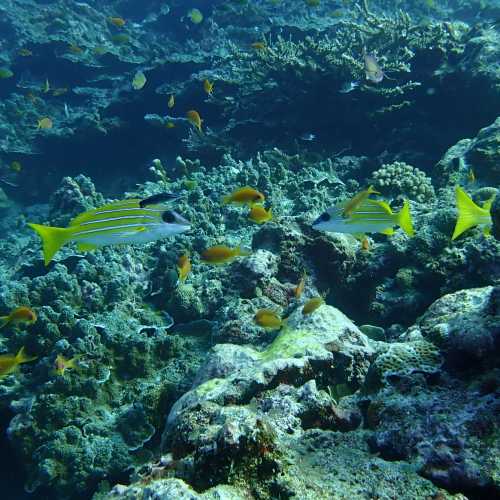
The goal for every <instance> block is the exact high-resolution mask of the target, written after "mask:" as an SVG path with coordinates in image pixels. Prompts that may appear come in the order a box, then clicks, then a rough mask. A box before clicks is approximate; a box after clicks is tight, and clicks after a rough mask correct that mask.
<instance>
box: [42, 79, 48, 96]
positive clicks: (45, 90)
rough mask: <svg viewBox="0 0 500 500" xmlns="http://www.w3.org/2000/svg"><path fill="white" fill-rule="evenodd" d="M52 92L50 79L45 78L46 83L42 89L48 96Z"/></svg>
mask: <svg viewBox="0 0 500 500" xmlns="http://www.w3.org/2000/svg"><path fill="white" fill-rule="evenodd" d="M49 90H50V82H49V79H48V78H45V83H44V85H43V88H42V92H43V93H44V94H46V93H47V92H48V91H49Z"/></svg>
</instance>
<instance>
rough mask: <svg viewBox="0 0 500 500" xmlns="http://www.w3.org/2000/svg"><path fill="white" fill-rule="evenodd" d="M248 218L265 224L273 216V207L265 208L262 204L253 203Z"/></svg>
mask: <svg viewBox="0 0 500 500" xmlns="http://www.w3.org/2000/svg"><path fill="white" fill-rule="evenodd" d="M248 218H249V219H250V220H251V221H252V222H255V223H256V224H265V223H266V222H269V221H270V220H271V219H272V218H273V209H272V208H270V209H269V210H266V208H265V207H263V206H262V205H254V206H253V207H252V208H251V209H250V213H249V214H248Z"/></svg>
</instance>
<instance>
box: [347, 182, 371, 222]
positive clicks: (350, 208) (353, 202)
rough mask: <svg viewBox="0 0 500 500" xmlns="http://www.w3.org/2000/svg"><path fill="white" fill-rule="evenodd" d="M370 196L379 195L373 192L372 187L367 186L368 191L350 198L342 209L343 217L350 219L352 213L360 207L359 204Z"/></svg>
mask: <svg viewBox="0 0 500 500" xmlns="http://www.w3.org/2000/svg"><path fill="white" fill-rule="evenodd" d="M371 194H380V193H379V192H378V191H375V189H374V188H373V186H368V189H367V190H365V191H361V192H360V193H358V194H357V195H355V196H354V197H353V198H351V199H350V200H349V201H348V202H347V203H346V206H345V207H344V212H343V216H344V217H350V216H351V215H352V213H353V212H354V211H355V210H356V208H358V207H359V205H361V203H362V202H363V201H364V200H366V199H367V198H368V197H369V196H370V195H371Z"/></svg>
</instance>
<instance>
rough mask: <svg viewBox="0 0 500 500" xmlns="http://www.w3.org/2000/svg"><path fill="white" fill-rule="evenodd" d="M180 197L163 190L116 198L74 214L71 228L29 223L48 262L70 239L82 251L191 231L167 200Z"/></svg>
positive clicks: (147, 241)
mask: <svg viewBox="0 0 500 500" xmlns="http://www.w3.org/2000/svg"><path fill="white" fill-rule="evenodd" d="M175 198H177V196H175V195H172V194H171V193H160V194H158V195H154V196H150V197H149V198H145V199H142V200H140V199H135V198H132V199H128V200H122V201H115V202H114V203H109V204H108V205H104V206H102V207H99V208H96V209H93V210H89V211H88V212H84V213H82V214H80V215H78V216H77V217H75V218H74V219H73V220H72V221H71V222H70V223H69V226H68V227H50V226H43V225H41V224H32V223H29V224H28V226H29V227H31V228H32V229H34V230H35V231H36V232H37V233H38V235H39V236H40V238H41V239H42V243H43V257H44V261H45V265H48V264H49V262H50V261H51V260H52V257H53V256H54V255H55V253H56V252H57V251H58V250H59V249H60V248H61V247H62V246H63V245H66V244H67V243H69V242H72V241H74V242H76V243H77V248H78V250H79V251H89V250H94V249H96V248H100V247H102V246H106V245H127V244H132V243H149V242H151V241H156V240H159V239H161V238H165V237H167V236H174V235H176V234H180V233H184V232H185V231H187V230H189V228H190V224H189V222H188V221H187V220H186V219H184V218H183V217H181V216H180V215H179V214H178V213H177V212H174V211H173V210H170V209H169V207H168V206H167V205H166V203H167V202H169V201H172V200H174V199H175Z"/></svg>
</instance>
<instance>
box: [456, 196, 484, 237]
mask: <svg viewBox="0 0 500 500" xmlns="http://www.w3.org/2000/svg"><path fill="white" fill-rule="evenodd" d="M455 197H456V203H457V212H458V218H457V223H456V224H455V230H454V231H453V236H452V237H451V239H452V240H454V239H456V238H458V237H459V236H460V235H461V234H462V233H463V232H464V231H467V229H470V228H471V227H474V226H477V224H478V223H479V221H480V219H481V217H482V216H483V215H484V214H483V210H484V209H482V208H481V207H478V206H477V205H476V204H475V203H474V202H473V201H472V198H471V197H470V196H469V195H468V194H467V193H466V192H465V191H464V190H463V189H462V188H461V187H460V186H457V187H456V188H455Z"/></svg>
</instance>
